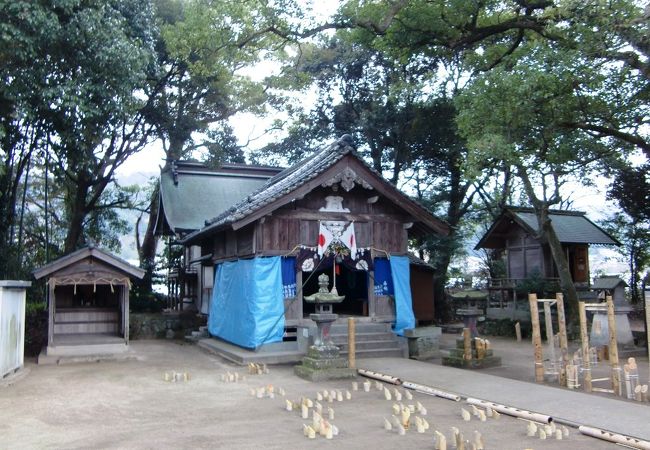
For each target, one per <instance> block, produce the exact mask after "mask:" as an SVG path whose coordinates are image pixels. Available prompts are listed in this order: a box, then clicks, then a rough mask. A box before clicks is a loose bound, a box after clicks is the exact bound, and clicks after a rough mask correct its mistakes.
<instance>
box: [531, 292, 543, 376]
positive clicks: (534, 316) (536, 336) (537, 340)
mask: <svg viewBox="0 0 650 450" xmlns="http://www.w3.org/2000/svg"><path fill="white" fill-rule="evenodd" d="M528 303H529V304H530V321H531V323H532V326H533V349H534V354H535V381H536V382H538V383H542V382H544V364H543V362H542V333H541V331H540V329H539V309H538V308H537V294H528Z"/></svg>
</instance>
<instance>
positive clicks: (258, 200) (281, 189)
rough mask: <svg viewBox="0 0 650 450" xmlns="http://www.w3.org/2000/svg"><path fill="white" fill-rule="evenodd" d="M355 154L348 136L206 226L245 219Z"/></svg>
mask: <svg viewBox="0 0 650 450" xmlns="http://www.w3.org/2000/svg"><path fill="white" fill-rule="evenodd" d="M353 151H354V148H353V147H352V141H351V138H350V137H349V136H347V135H345V136H343V137H341V139H339V140H338V141H336V142H334V143H333V144H332V145H330V146H327V147H325V148H323V149H322V150H320V151H318V152H316V153H314V154H313V155H312V156H310V157H308V158H305V159H304V160H302V161H300V162H298V163H297V164H295V165H294V166H292V167H289V168H288V169H285V170H284V171H282V172H280V173H279V174H277V175H276V176H274V177H273V178H271V179H270V180H268V181H267V182H266V183H265V184H264V185H263V186H262V187H260V188H259V189H257V190H256V191H254V192H252V193H250V195H248V196H246V198H244V199H243V200H241V201H240V202H238V203H236V204H234V205H233V206H232V207H230V208H228V209H227V210H226V211H224V212H223V213H221V214H219V215H218V216H216V217H214V218H213V219H211V220H207V221H206V223H205V224H206V225H208V226H214V227H218V226H219V225H222V224H225V223H231V222H235V221H237V220H240V219H243V218H244V217H246V216H248V215H249V214H252V213H253V212H255V211H257V210H258V209H260V208H262V207H264V206H266V205H268V204H269V203H271V202H272V201H274V200H277V199H278V198H280V197H282V196H284V195H286V194H288V193H289V192H291V191H293V190H294V189H296V188H297V187H299V186H302V185H303V184H305V183H307V182H308V181H309V180H311V179H313V178H316V177H317V176H318V175H320V174H321V173H323V172H324V171H325V170H327V169H328V168H330V167H331V166H332V165H333V164H334V163H335V162H336V161H338V160H340V159H341V158H343V157H344V156H345V155H346V154H348V153H350V152H353Z"/></svg>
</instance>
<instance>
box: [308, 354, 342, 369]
mask: <svg viewBox="0 0 650 450" xmlns="http://www.w3.org/2000/svg"><path fill="white" fill-rule="evenodd" d="M302 365H303V366H307V367H310V368H312V369H317V370H323V369H345V368H347V367H348V361H347V360H346V359H344V358H327V359H318V358H310V357H309V356H305V357H304V358H303V359H302Z"/></svg>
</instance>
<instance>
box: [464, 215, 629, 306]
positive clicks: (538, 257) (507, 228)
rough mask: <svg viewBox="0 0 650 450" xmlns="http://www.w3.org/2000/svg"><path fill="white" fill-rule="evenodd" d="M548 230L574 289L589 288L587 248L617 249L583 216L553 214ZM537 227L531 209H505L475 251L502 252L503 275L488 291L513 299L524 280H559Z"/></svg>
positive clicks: (550, 217) (614, 241)
mask: <svg viewBox="0 0 650 450" xmlns="http://www.w3.org/2000/svg"><path fill="white" fill-rule="evenodd" d="M549 219H550V220H551V226H552V227H553V229H554V230H555V233H556V234H557V236H558V239H559V240H560V243H561V244H562V248H563V250H564V252H565V253H566V259H567V262H568V264H569V270H570V272H571V276H572V278H573V282H574V283H575V284H576V287H577V288H581V287H582V288H587V287H588V285H589V246H590V245H620V243H619V242H618V241H617V240H616V239H614V238H613V237H612V236H610V235H609V234H608V233H607V232H605V231H604V230H603V229H602V228H600V227H599V226H597V225H596V224H594V223H593V222H592V221H590V220H589V219H588V218H587V217H586V216H585V213H584V212H579V211H558V210H552V211H551V212H550V214H549ZM538 230H539V227H538V224H537V217H536V215H535V212H534V211H533V210H532V209H531V208H515V207H508V208H505V209H504V210H503V211H502V213H501V215H500V216H499V217H498V218H497V219H496V220H495V221H494V222H493V223H492V225H491V226H490V228H489V229H488V231H487V232H486V233H485V235H483V237H482V238H481V240H480V241H479V242H478V244H477V245H476V247H475V249H481V248H485V249H494V250H498V251H500V252H501V255H502V257H503V258H504V261H505V268H506V274H505V277H503V278H494V279H492V280H490V288H492V289H495V290H500V291H503V292H505V293H508V292H509V293H510V294H509V295H510V296H512V295H514V290H513V288H514V287H515V286H516V285H517V283H518V282H521V281H523V280H524V279H526V278H530V277H537V278H542V279H547V280H558V273H557V268H556V266H555V263H554V262H553V258H552V256H551V250H550V248H549V246H548V244H545V243H543V242H541V241H540V239H539V238H538Z"/></svg>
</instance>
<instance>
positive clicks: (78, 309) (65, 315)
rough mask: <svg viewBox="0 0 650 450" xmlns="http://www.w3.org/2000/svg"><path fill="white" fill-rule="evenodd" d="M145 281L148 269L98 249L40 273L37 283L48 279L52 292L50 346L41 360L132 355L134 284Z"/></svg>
mask: <svg viewBox="0 0 650 450" xmlns="http://www.w3.org/2000/svg"><path fill="white" fill-rule="evenodd" d="M143 276H144V271H143V270H142V269H139V268H137V267H135V266H132V265H131V264H129V263H127V262H126V261H124V260H122V259H120V258H118V257H116V256H114V255H112V254H110V253H108V252H106V251H103V250H100V249H98V248H95V247H86V248H82V249H80V250H77V251H75V252H73V253H70V254H68V255H66V256H63V257H61V258H59V259H57V260H55V261H52V262H51V263H49V264H47V265H45V266H43V267H41V268H40V269H37V270H36V271H34V277H35V278H36V279H37V280H38V279H41V278H45V279H47V288H48V312H49V318H48V334H47V347H46V349H45V351H44V353H43V354H42V355H41V356H42V357H43V358H44V359H46V358H47V357H58V356H88V355H101V354H114V353H121V352H124V351H126V350H127V349H128V345H129V290H130V287H131V279H133V278H137V279H141V278H142V277H143ZM40 359H41V357H39V362H40Z"/></svg>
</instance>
